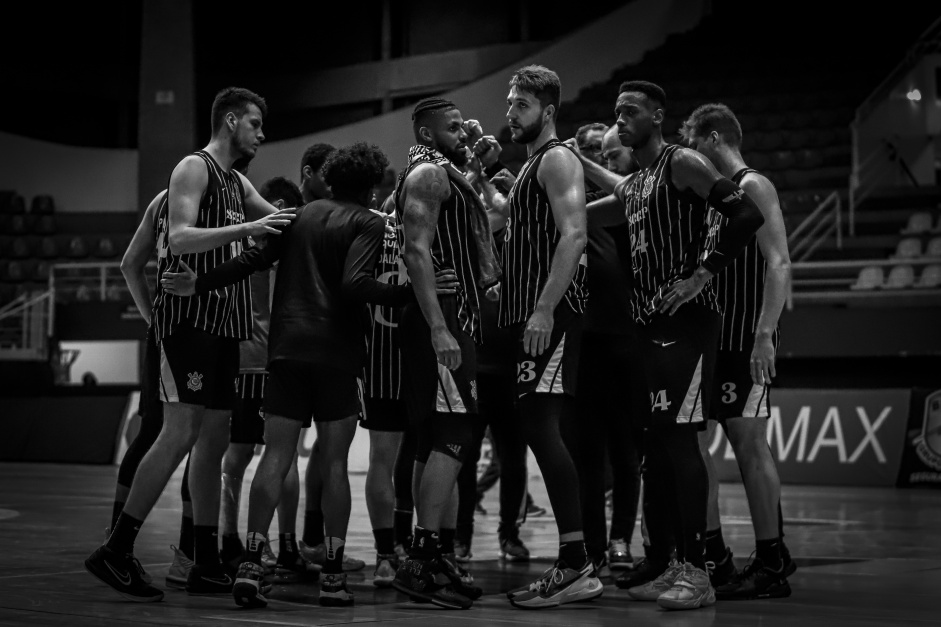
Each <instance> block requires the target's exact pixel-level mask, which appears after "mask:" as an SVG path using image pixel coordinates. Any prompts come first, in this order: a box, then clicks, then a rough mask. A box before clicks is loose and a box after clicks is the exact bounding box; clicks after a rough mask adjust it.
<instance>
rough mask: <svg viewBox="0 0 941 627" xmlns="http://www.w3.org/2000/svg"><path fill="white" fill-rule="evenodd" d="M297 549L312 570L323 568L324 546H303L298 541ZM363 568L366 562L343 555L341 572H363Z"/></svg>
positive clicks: (325, 550) (325, 551) (325, 552)
mask: <svg viewBox="0 0 941 627" xmlns="http://www.w3.org/2000/svg"><path fill="white" fill-rule="evenodd" d="M297 547H298V549H299V550H300V552H301V557H303V558H304V560H305V561H306V562H307V563H308V564H310V565H311V566H312V567H313V570H316V571H320V570H321V569H322V568H323V565H324V562H326V561H327V545H326V544H324V543H322V542H321V543H320V544H318V545H316V546H308V545H306V544H304V541H303V540H298V542H297ZM364 568H366V562H364V561H363V560H358V559H356V558H355V557H350V556H349V555H346V554H345V553H344V555H343V572H345V573H351V572H355V571H357V570H363V569H364Z"/></svg>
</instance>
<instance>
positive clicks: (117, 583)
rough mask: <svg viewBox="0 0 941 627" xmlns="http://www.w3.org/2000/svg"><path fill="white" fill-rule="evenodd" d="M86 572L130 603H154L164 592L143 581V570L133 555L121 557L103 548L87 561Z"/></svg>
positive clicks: (160, 598) (161, 597)
mask: <svg viewBox="0 0 941 627" xmlns="http://www.w3.org/2000/svg"><path fill="white" fill-rule="evenodd" d="M85 570H87V571H88V572H90V573H91V574H92V575H94V576H95V577H96V578H97V579H98V580H99V581H101V582H102V583H105V584H107V585H108V586H110V587H111V589H112V590H114V591H115V592H117V593H118V594H120V595H121V596H122V597H124V598H125V599H127V600H128V601H134V602H135V603H153V602H154V601H160V600H162V599H163V592H161V591H160V590H158V589H157V588H155V587H153V586H152V585H150V584H148V583H145V582H144V580H143V579H141V572H143V568H142V567H141V566H140V562H138V561H137V558H136V557H134V556H133V555H132V554H130V553H127V554H125V555H121V554H119V553H117V552H115V551H112V550H111V549H109V548H108V547H106V546H101V547H99V548H98V550H96V551H95V552H94V553H92V554H91V555H90V556H88V559H86V560H85Z"/></svg>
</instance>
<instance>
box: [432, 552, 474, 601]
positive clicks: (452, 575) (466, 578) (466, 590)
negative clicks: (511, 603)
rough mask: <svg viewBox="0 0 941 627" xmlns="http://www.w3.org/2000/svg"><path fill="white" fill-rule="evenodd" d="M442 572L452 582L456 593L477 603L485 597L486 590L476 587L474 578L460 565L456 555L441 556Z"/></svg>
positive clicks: (446, 554)
mask: <svg viewBox="0 0 941 627" xmlns="http://www.w3.org/2000/svg"><path fill="white" fill-rule="evenodd" d="M441 571H442V572H443V573H444V574H445V575H447V577H448V579H450V580H451V585H452V586H454V590H455V592H457V593H458V594H461V595H463V596H466V597H467V598H468V599H470V600H471V601H476V600H477V599H479V598H480V597H482V596H483V594H484V590H483V588H481V587H480V586H475V585H474V576H473V575H471V574H470V572H468V571H467V570H466V569H465V568H464V567H463V566H461V565H460V564H458V562H457V557H455V555H454V553H445V554H444V555H442V556H441Z"/></svg>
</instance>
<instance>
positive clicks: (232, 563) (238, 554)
mask: <svg viewBox="0 0 941 627" xmlns="http://www.w3.org/2000/svg"><path fill="white" fill-rule="evenodd" d="M219 558H220V559H221V560H222V565H223V566H225V569H226V572H228V573H229V574H231V575H234V574H235V573H236V572H237V571H238V569H239V566H241V565H242V562H243V561H245V546H244V545H243V544H242V541H241V540H240V539H239V538H238V536H235V537H233V539H232V540H229V538H228V537H224V538H223V539H222V548H221V549H219Z"/></svg>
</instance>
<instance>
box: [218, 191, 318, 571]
mask: <svg viewBox="0 0 941 627" xmlns="http://www.w3.org/2000/svg"><path fill="white" fill-rule="evenodd" d="M258 192H259V194H261V197H262V198H264V199H265V200H266V201H267V202H269V203H271V205H272V206H274V207H277V208H278V209H282V208H284V207H299V206H302V205H303V204H304V202H303V199H302V197H301V192H300V190H299V189H298V187H297V185H296V184H294V183H292V182H291V181H289V180H287V179H286V178H284V177H275V178H272V179H270V180H268V181H265V183H264V184H263V185H262V186H261V188H260V189H259V190H258ZM255 245H264V240H262V242H260V243H258V242H256V243H255ZM273 274H274V271H273V270H272V271H271V272H268V271H265V272H256V273H255V274H253V275H251V277H249V283H250V285H251V291H252V318H253V320H254V333H253V335H252V339H251V340H248V341H245V342H242V343H241V345H240V346H239V353H240V355H239V375H238V379H237V380H236V384H235V387H236V393H237V394H238V397H239V400H238V402H237V403H236V405H235V409H234V410H233V412H232V426H231V435H230V442H229V448H228V449H227V450H226V452H225V456H224V457H223V458H222V505H221V508H222V529H221V531H222V549H221V557H222V561H223V562H224V563H225V564H226V565H227V566H229V567H231V569H232V570H233V571H234V570H236V569H238V566H239V564H241V563H242V561H243V559H242V558H243V557H244V552H245V547H244V546H243V545H242V541H241V539H240V538H239V533H238V519H239V501H240V500H241V493H242V478H243V476H244V474H245V469H246V468H247V467H248V465H249V463H251V461H252V458H253V457H254V454H255V446H256V445H259V444H264V443H265V441H264V432H265V423H264V419H263V414H262V402H263V400H264V394H265V382H266V380H267V377H268V373H267V372H266V370H265V367H266V366H267V362H268V325H269V320H270V318H271V307H270V299H271V282H272V275H273ZM299 488H300V482H299V479H298V474H297V463H296V461H295V463H294V464H292V466H291V470H290V472H288V475H287V477H285V479H284V487H283V491H282V498H281V501H280V502H279V503H278V521H279V532H280V533H279V534H278V540H279V546H280V551H279V552H278V557H277V560H275V561H274V564H273V567H274V569H275V572H276V573H277V574H278V575H279V576H280V577H282V578H291V579H293V578H296V577H298V576H300V575H304V574H306V572H307V569H306V564H305V562H304V560H302V559H301V557H300V555H299V553H298V548H297V541H296V539H295V537H294V529H295V525H296V519H297V503H298V495H299Z"/></svg>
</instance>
